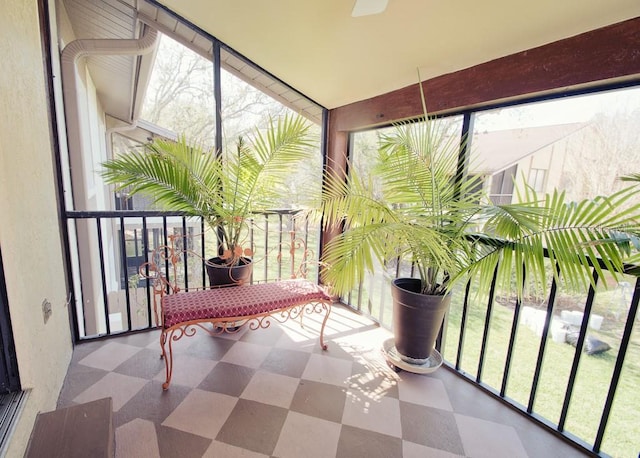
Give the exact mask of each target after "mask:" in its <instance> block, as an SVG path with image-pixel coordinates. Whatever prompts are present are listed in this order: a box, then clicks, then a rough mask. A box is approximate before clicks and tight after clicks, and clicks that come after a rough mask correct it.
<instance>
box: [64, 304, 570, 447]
mask: <svg viewBox="0 0 640 458" xmlns="http://www.w3.org/2000/svg"><path fill="white" fill-rule="evenodd" d="M319 322H320V316H319V315H318V316H313V315H307V316H305V328H304V329H303V328H301V327H300V325H299V323H297V322H294V321H291V322H288V323H285V324H282V325H280V324H277V323H273V324H272V325H271V327H269V328H268V329H260V330H257V331H250V330H246V331H241V332H238V333H237V334H234V335H226V336H224V337H211V336H209V335H208V334H207V333H205V332H203V331H198V333H196V335H195V336H193V337H191V338H184V339H182V340H180V341H178V342H176V343H175V344H174V374H173V380H172V382H171V386H170V388H169V390H168V391H163V390H162V386H161V385H162V382H163V381H164V363H163V361H162V360H161V359H159V342H158V336H159V334H158V332H157V331H155V332H149V333H143V334H136V335H132V336H126V337H120V338H115V339H110V340H103V341H93V342H88V343H83V344H81V345H78V346H77V347H76V349H75V351H74V356H73V361H72V364H71V366H70V368H69V372H68V374H67V379H66V381H65V385H64V387H63V390H62V392H61V393H60V398H59V402H58V406H59V407H67V406H70V405H74V404H77V403H83V402H88V401H92V400H96V399H100V398H104V397H111V398H112V399H113V409H114V423H115V428H116V456H117V457H136V458H138V457H158V456H161V457H180V458H188V457H201V456H206V457H270V456H273V457H283V458H285V457H292V458H298V457H304V458H313V457H348V458H353V457H367V458H373V457H384V458H389V457H400V456H405V457H457V456H466V457H491V458H496V457H509V458H512V457H545V458H548V457H572V456H583V455H582V454H581V453H579V452H578V451H576V450H575V449H573V448H571V447H570V446H568V445H566V444H564V443H563V442H561V441H560V440H558V439H557V438H556V437H555V436H553V435H552V434H550V433H548V432H546V431H544V430H542V429H541V428H539V427H537V426H536V425H535V424H533V423H532V422H530V421H528V420H527V419H526V418H524V417H523V416H521V415H519V414H517V413H515V412H513V411H511V410H510V409H508V408H506V407H504V406H503V405H502V404H501V403H499V402H497V401H496V400H494V399H492V398H490V397H489V396H487V395H485V394H484V393H482V392H481V391H479V390H478V389H476V388H475V387H473V386H472V385H471V384H469V383H467V382H465V381H464V380H461V379H460V378H458V377H457V376H456V375H455V374H453V373H451V372H450V371H448V370H447V369H445V368H441V369H439V370H438V371H436V372H435V373H433V374H430V375H416V374H410V373H407V372H400V373H395V372H393V371H392V370H391V369H389V368H388V366H387V365H386V363H385V360H384V358H383V356H382V353H381V350H380V349H381V346H382V343H383V342H384V340H386V339H388V338H389V337H390V334H389V333H388V332H387V331H386V330H384V329H380V328H378V327H377V326H375V325H374V324H373V323H372V322H370V321H368V320H367V319H365V318H363V317H361V316H359V315H357V314H355V313H352V312H351V311H348V310H347V309H344V308H341V307H334V308H333V311H332V313H331V316H330V319H329V322H328V324H327V330H326V334H325V339H328V340H329V349H328V351H326V352H322V351H321V350H320V347H319V343H318V332H317V330H318V329H319V324H320V323H319Z"/></svg>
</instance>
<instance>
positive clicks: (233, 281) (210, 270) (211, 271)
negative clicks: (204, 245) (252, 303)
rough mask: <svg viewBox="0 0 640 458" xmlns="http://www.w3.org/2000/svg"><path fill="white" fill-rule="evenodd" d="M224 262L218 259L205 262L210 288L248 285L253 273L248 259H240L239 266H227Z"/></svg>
mask: <svg viewBox="0 0 640 458" xmlns="http://www.w3.org/2000/svg"><path fill="white" fill-rule="evenodd" d="M226 262H227V261H226V260H224V259H222V258H220V257H215V258H211V259H208V260H207V264H206V266H207V275H208V276H209V284H210V285H211V287H212V288H213V287H216V286H230V285H243V284H245V283H249V281H250V280H251V273H252V272H253V263H252V262H251V259H250V258H240V264H239V265H237V266H229V265H228V264H227V263H226Z"/></svg>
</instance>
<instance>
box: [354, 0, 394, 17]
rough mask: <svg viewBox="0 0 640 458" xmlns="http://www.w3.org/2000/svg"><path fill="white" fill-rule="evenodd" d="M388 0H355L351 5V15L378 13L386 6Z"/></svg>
mask: <svg viewBox="0 0 640 458" xmlns="http://www.w3.org/2000/svg"><path fill="white" fill-rule="evenodd" d="M388 3H389V0H356V3H355V4H354V5H353V11H351V16H353V17H359V16H369V15H371V14H380V13H382V12H383V11H384V10H385V9H386V8H387V4H388Z"/></svg>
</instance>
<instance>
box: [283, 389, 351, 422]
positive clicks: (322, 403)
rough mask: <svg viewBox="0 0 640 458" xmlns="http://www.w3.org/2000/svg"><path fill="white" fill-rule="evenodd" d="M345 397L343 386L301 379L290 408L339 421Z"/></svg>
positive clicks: (312, 415)
mask: <svg viewBox="0 0 640 458" xmlns="http://www.w3.org/2000/svg"><path fill="white" fill-rule="evenodd" d="M346 397H347V396H346V392H345V389H344V388H340V387H337V386H335V385H329V384H327V383H320V382H314V381H311V380H301V381H300V384H299V385H298V389H297V390H296V394H294V396H293V400H292V401H291V410H292V411H294V412H299V413H303V414H305V415H309V416H311V417H318V418H322V419H324V420H329V421H335V422H338V423H340V422H341V421H342V415H343V413H344V406H345V401H346Z"/></svg>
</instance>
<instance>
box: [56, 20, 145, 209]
mask: <svg viewBox="0 0 640 458" xmlns="http://www.w3.org/2000/svg"><path fill="white" fill-rule="evenodd" d="M157 39H158V32H157V30H155V29H152V28H150V27H146V31H145V34H144V35H143V36H142V37H141V38H139V39H107V38H98V39H80V40H75V41H72V42H71V43H69V44H68V45H67V46H65V48H64V49H63V50H62V56H61V66H62V93H63V99H64V108H65V117H66V126H67V140H68V149H69V165H70V166H71V169H72V177H71V183H72V190H71V192H73V194H74V199H73V201H74V202H73V204H74V205H73V206H74V208H75V207H77V206H78V204H81V203H82V202H84V201H85V189H84V183H83V180H82V178H83V177H81V176H80V177H78V176H76V177H74V176H73V175H75V174H74V173H73V169H74V168H81V167H78V164H79V163H81V161H82V136H81V133H80V129H79V126H80V123H79V116H80V108H79V107H78V96H77V95H78V93H77V84H78V69H77V65H76V64H77V62H78V60H79V59H81V58H82V57H85V56H90V55H103V56H106V55H111V56H113V55H129V56H138V55H143V54H147V53H150V52H152V51H153V50H154V49H155V46H156V42H157ZM129 121H131V120H129ZM79 161H80V162H79ZM74 166H75V167H74ZM78 172H80V175H81V174H82V171H81V170H79V171H78ZM74 178H75V179H74ZM78 188H80V189H78ZM78 190H80V191H81V193H80V194H81V195H80V196H78V195H77V194H78V193H77V192H76V191H78Z"/></svg>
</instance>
